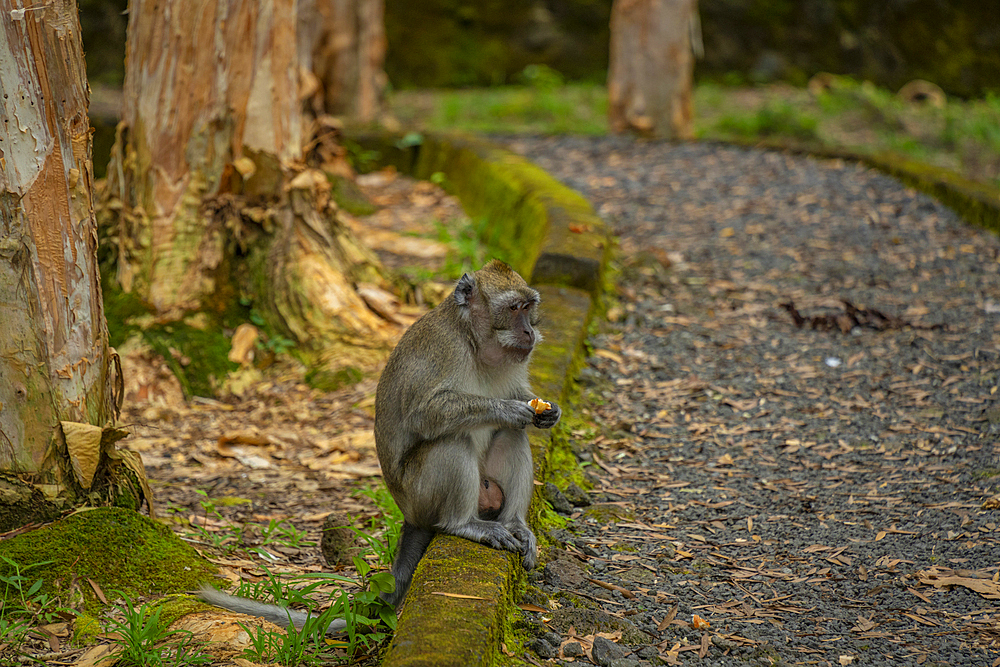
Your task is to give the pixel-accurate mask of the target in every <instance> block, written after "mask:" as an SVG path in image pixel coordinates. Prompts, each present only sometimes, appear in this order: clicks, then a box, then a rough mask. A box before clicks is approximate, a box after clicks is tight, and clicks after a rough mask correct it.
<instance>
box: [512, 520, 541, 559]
mask: <svg viewBox="0 0 1000 667" xmlns="http://www.w3.org/2000/svg"><path fill="white" fill-rule="evenodd" d="M509 529H510V533H511V535H513V536H514V539H516V540H517V541H518V542H520V543H521V548H520V549H518V553H520V554H521V556H522V557H523V560H522V561H521V562H522V564H523V565H524V569H525V570H534V569H535V565H537V564H538V546H537V544H536V541H535V534H534V533H533V532H531V529H530V528H528V526H527V525H526V524H523V523H522V524H515V525H513V526H509Z"/></svg>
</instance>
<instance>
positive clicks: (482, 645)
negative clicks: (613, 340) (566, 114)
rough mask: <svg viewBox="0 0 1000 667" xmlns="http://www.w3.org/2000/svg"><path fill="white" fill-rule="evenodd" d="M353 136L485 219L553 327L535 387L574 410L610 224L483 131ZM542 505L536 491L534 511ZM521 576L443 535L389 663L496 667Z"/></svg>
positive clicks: (539, 435)
mask: <svg viewBox="0 0 1000 667" xmlns="http://www.w3.org/2000/svg"><path fill="white" fill-rule="evenodd" d="M348 139H349V140H351V141H354V142H355V143H356V144H358V145H359V146H360V147H361V148H363V149H364V150H366V151H377V152H378V153H379V159H378V160H377V161H378V162H379V163H380V164H383V165H384V164H392V165H395V166H396V167H397V168H398V169H399V170H401V171H403V172H405V173H408V174H411V175H413V176H416V177H417V178H422V179H432V180H437V181H441V180H442V178H441V176H442V175H443V178H444V182H445V183H446V185H447V187H448V188H449V190H450V191H451V192H452V193H454V194H455V195H456V196H457V197H458V198H459V199H460V200H461V202H462V205H463V207H464V208H465V210H466V212H467V213H468V214H469V216H470V217H473V218H485V219H486V222H487V226H488V229H489V230H490V232H491V233H490V236H491V238H490V244H491V246H494V247H496V248H497V249H498V250H499V251H500V252H502V253H503V254H504V256H505V258H507V259H508V261H510V262H511V264H512V265H513V266H514V267H515V268H516V269H517V270H518V271H519V272H520V273H521V274H522V275H523V276H524V277H525V279H526V280H528V282H529V283H531V284H532V286H533V287H535V288H536V289H538V290H539V292H540V293H541V295H542V303H543V312H544V313H545V319H546V321H547V322H550V323H551V324H550V325H549V326H548V327H543V333H544V334H545V341H544V342H543V343H542V344H541V345H540V346H539V348H538V350H537V351H536V352H535V355H534V360H533V363H532V383H533V386H534V388H535V390H536V392H537V393H538V395H539V396H542V397H545V398H548V397H552V398H554V399H555V400H556V401H558V402H559V404H560V405H561V406H562V407H563V411H564V417H565V416H567V415H568V413H569V412H570V410H571V409H572V408H571V405H570V401H569V399H570V388H571V378H572V375H573V369H574V367H575V366H576V365H577V364H579V363H580V362H581V360H582V352H583V343H584V340H585V338H586V334H587V328H588V326H589V324H590V321H591V319H592V318H593V316H594V312H595V306H596V303H597V297H598V296H599V295H600V293H601V291H602V289H603V287H604V273H605V269H606V267H607V263H608V258H609V256H610V250H611V241H610V238H609V236H608V230H607V228H606V226H605V225H604V222H603V221H602V220H601V219H600V218H599V217H598V216H597V214H596V213H594V211H593V209H592V208H591V206H590V204H589V203H588V202H587V200H586V199H584V198H583V196H581V195H580V194H579V193H577V192H575V191H573V190H570V189H569V188H567V187H566V186H564V185H562V184H561V183H559V182H558V181H556V180H555V179H554V178H552V177H551V176H549V175H548V174H547V173H546V172H545V171H543V170H542V169H540V168H539V167H537V166H535V165H534V164H532V163H531V162H529V161H528V160H526V159H524V158H522V157H520V156H517V155H514V154H513V153H510V152H509V151H506V150H503V149H501V148H499V147H497V146H494V145H492V144H489V143H487V142H484V141H481V140H478V139H474V138H470V137H460V136H445V135H435V134H429V135H423V136H421V137H419V140H418V139H417V137H415V136H413V135H408V136H406V137H404V136H402V135H387V134H371V135H357V136H349V137H348ZM432 177H433V178H432ZM557 428H558V427H557ZM529 430H530V431H531V433H530V438H531V442H532V451H533V454H534V457H535V477H536V479H537V480H541V481H546V480H547V479H548V477H549V476H550V471H551V465H550V454H551V452H552V437H553V436H552V434H551V433H549V432H545V431H539V430H537V429H529ZM540 502H543V501H541V500H540V499H539V497H538V494H536V496H535V500H534V502H533V506H532V512H531V515H532V516H536V515H537V511H538V503H540ZM523 576H524V570H523V569H522V568H521V566H520V559H519V558H517V557H516V556H514V555H513V554H509V553H506V552H501V551H496V550H494V549H490V548H488V547H484V546H482V545H479V544H474V543H472V542H469V541H468V540H462V539H458V538H453V537H440V536H439V537H436V538H435V539H434V541H433V542H432V543H431V546H430V547H429V548H428V550H427V554H426V555H425V556H424V557H423V559H421V561H420V565H419V566H418V567H417V571H416V573H415V574H414V579H413V584H412V586H411V588H410V592H409V593H408V595H407V598H406V602H405V603H404V605H403V608H402V611H401V614H400V618H399V625H398V627H397V630H396V635H395V637H394V638H393V640H392V642H391V644H390V645H389V648H388V650H387V651H386V653H385V655H384V656H383V660H382V665H383V667H402V666H406V667H415V666H418V665H426V666H431V665H433V666H435V667H445V666H454V667H472V666H479V665H482V666H489V665H494V664H496V663H498V662H499V661H500V659H501V657H500V653H501V650H502V648H503V647H504V641H505V633H506V630H507V628H508V623H509V619H510V618H511V614H512V611H513V604H514V596H515V591H516V588H517V583H518V581H519V580H520V578H521V577H523ZM442 593H444V595H442ZM456 596H462V597H456ZM510 640H511V638H507V641H510Z"/></svg>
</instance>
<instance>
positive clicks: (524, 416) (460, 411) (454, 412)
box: [409, 389, 535, 440]
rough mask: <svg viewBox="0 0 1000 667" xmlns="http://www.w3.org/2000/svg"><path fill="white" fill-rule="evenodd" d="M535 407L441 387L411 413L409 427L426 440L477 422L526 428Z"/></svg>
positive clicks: (470, 427)
mask: <svg viewBox="0 0 1000 667" xmlns="http://www.w3.org/2000/svg"><path fill="white" fill-rule="evenodd" d="M534 417H535V411H534V410H532V409H531V406H529V405H528V404H527V403H526V402H524V401H519V400H508V399H503V398H489V397H487V396H477V395H475V394H466V393H462V392H458V391H455V390H451V389H442V390H439V391H436V392H434V393H433V394H431V395H430V396H429V397H428V398H427V399H426V400H424V401H423V402H422V403H421V404H420V405H419V406H418V407H417V408H416V409H415V410H413V411H412V412H411V414H410V424H409V426H410V429H411V430H412V431H413V432H415V433H419V434H420V436H421V437H422V438H424V439H426V440H433V439H435V438H440V437H441V436H444V435H447V434H449V433H455V432H461V431H467V430H469V429H472V428H478V427H480V426H496V427H501V428H525V427H526V426H527V425H528V424H530V423H532V421H533V420H534Z"/></svg>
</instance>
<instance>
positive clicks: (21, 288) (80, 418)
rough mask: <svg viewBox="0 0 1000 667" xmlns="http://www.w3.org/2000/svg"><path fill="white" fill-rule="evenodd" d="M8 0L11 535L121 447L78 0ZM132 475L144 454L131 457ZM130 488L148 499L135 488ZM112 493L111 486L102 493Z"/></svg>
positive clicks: (2, 229)
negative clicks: (21, 3) (13, 2)
mask: <svg viewBox="0 0 1000 667" xmlns="http://www.w3.org/2000/svg"><path fill="white" fill-rule="evenodd" d="M5 4H6V6H5V7H3V8H2V9H0V71H2V72H3V77H2V79H0V93H2V99H0V104H2V108H3V113H2V114H0V115H2V117H3V119H4V122H3V123H2V124H0V312H2V313H3V315H2V317H0V533H2V532H4V531H6V530H8V529H10V528H12V527H15V526H18V525H23V524H25V523H28V522H30V521H41V520H45V519H48V518H51V517H52V516H54V515H55V514H57V513H58V512H60V511H62V510H63V509H66V508H69V507H72V506H74V505H75V504H77V503H78V502H82V500H83V499H84V498H85V497H86V495H87V494H91V497H90V499H91V500H94V499H96V498H97V497H100V496H101V495H102V493H99V492H100V491H101V490H102V489H103V490H107V489H108V488H109V485H110V487H116V486H118V483H117V481H116V480H115V479H113V478H114V477H115V476H116V475H117V472H116V470H115V469H117V468H118V466H116V465H112V461H113V460H120V458H121V455H122V454H123V453H122V452H117V451H116V450H115V448H114V445H113V443H114V441H115V440H116V439H118V432H117V431H115V429H112V428H110V427H107V425H108V423H109V422H110V420H111V418H112V413H113V412H114V410H115V409H116V405H115V404H116V401H117V400H118V399H119V398H120V396H116V395H115V394H116V392H115V391H114V390H113V389H112V383H113V380H114V381H120V377H116V373H115V372H113V370H112V365H113V363H112V362H113V360H114V359H116V357H115V356H114V354H113V352H109V349H108V332H107V327H106V325H105V321H104V310H103V305H102V299H101V286H100V279H99V277H98V271H97V225H96V220H95V218H94V207H93V196H92V187H93V176H92V164H91V140H90V122H89V121H88V118H87V104H88V98H89V95H90V89H89V88H88V86H87V79H86V73H85V69H84V67H85V66H84V60H83V48H82V43H81V40H80V24H79V19H78V15H77V9H76V3H75V2H63V3H54V4H51V3H50V4H39V5H37V7H36V8H28V9H26V10H24V9H13V10H12V9H11V7H10V4H9V3H5ZM129 463H130V465H132V467H133V468H134V475H132V477H133V478H134V481H141V476H142V472H141V470H142V468H141V464H138V460H137V459H134V458H132V457H130V458H129ZM133 488H135V492H134V493H132V494H131V495H132V497H133V499H137V498H139V497H140V496H139V491H138V487H133ZM105 497H107V496H105Z"/></svg>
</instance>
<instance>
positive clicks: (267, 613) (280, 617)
mask: <svg viewBox="0 0 1000 667" xmlns="http://www.w3.org/2000/svg"><path fill="white" fill-rule="evenodd" d="M198 597H200V598H201V599H202V600H204V601H205V602H207V603H209V604H212V605H215V606H216V607H222V608H223V609H228V610H229V611H235V612H236V613H237V614H246V615H247V616H259V617H260V618H263V619H264V620H265V621H270V622H271V623H274V624H275V625H277V626H279V627H282V628H287V627H288V626H289V625H294V626H295V627H296V628H298V629H300V630H301V629H302V626H303V625H305V624H306V621H308V620H309V618H310V616H311V615H310V614H307V613H306V612H304V611H296V610H294V609H289V608H287V607H282V606H280V605H276V604H266V603H264V602H257V601H256V600H248V599H247V598H238V597H236V596H235V595H229V594H228V593H223V592H222V591H220V590H219V589H217V588H212V587H211V586H207V585H203V586H202V587H201V590H199V591H198ZM346 627H347V622H346V621H345V620H344V619H342V618H338V619H336V620H334V621H333V622H332V623H330V625H328V626H327V628H326V634H328V635H332V634H337V633H339V632H342V631H343V630H344V629H345V628H346Z"/></svg>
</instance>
